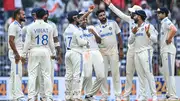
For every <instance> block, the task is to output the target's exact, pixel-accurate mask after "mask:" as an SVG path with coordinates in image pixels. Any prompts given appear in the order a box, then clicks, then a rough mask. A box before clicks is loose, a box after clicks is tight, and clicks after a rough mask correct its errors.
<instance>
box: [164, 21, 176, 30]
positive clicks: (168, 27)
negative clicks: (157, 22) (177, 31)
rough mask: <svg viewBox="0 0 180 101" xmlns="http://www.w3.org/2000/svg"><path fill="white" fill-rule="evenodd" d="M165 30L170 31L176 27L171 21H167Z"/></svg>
mask: <svg viewBox="0 0 180 101" xmlns="http://www.w3.org/2000/svg"><path fill="white" fill-rule="evenodd" d="M165 23H166V24H165V28H167V29H170V27H171V26H174V24H173V23H172V22H171V21H170V20H167V22H165Z"/></svg>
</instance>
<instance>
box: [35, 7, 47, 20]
mask: <svg viewBox="0 0 180 101" xmlns="http://www.w3.org/2000/svg"><path fill="white" fill-rule="evenodd" d="M44 15H46V11H45V10H44V9H43V8H40V9H38V10H37V12H36V17H37V19H42V18H43V17H44Z"/></svg>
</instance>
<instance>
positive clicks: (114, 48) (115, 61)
mask: <svg viewBox="0 0 180 101" xmlns="http://www.w3.org/2000/svg"><path fill="white" fill-rule="evenodd" d="M96 29H97V31H98V34H99V35H100V37H101V44H100V45H99V48H100V52H101V54H102V56H103V59H104V66H105V82H104V83H103V84H102V87H101V92H102V94H103V97H106V98H107V96H108V88H107V76H108V67H109V66H110V68H111V72H112V79H113V87H114V93H115V96H116V97H119V96H120V93H121V89H120V88H121V87H120V73H119V55H118V45H117V44H118V43H117V38H116V35H117V34H118V33H120V29H119V26H118V24H117V23H116V22H115V21H112V20H107V22H106V23H105V24H101V23H99V24H98V25H97V26H96Z"/></svg>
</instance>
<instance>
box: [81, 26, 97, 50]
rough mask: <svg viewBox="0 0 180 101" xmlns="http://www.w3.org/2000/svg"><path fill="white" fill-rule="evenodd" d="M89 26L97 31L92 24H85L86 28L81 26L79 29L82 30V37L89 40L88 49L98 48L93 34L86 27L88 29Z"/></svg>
mask: <svg viewBox="0 0 180 101" xmlns="http://www.w3.org/2000/svg"><path fill="white" fill-rule="evenodd" d="M90 28H91V29H93V30H94V31H95V32H96V33H97V31H96V29H95V27H94V26H87V28H86V29H82V28H81V30H82V32H83V37H84V39H86V40H87V41H88V42H89V49H90V50H99V47H98V44H97V42H96V38H95V36H94V35H93V34H92V33H90V32H89V31H88V29H90Z"/></svg>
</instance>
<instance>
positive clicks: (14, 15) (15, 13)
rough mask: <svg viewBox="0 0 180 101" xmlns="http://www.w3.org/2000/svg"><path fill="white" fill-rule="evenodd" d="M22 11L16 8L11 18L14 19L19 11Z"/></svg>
mask: <svg viewBox="0 0 180 101" xmlns="http://www.w3.org/2000/svg"><path fill="white" fill-rule="evenodd" d="M21 10H22V8H18V9H16V10H15V11H14V13H13V18H14V19H16V17H17V15H18V14H20V11H21Z"/></svg>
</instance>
